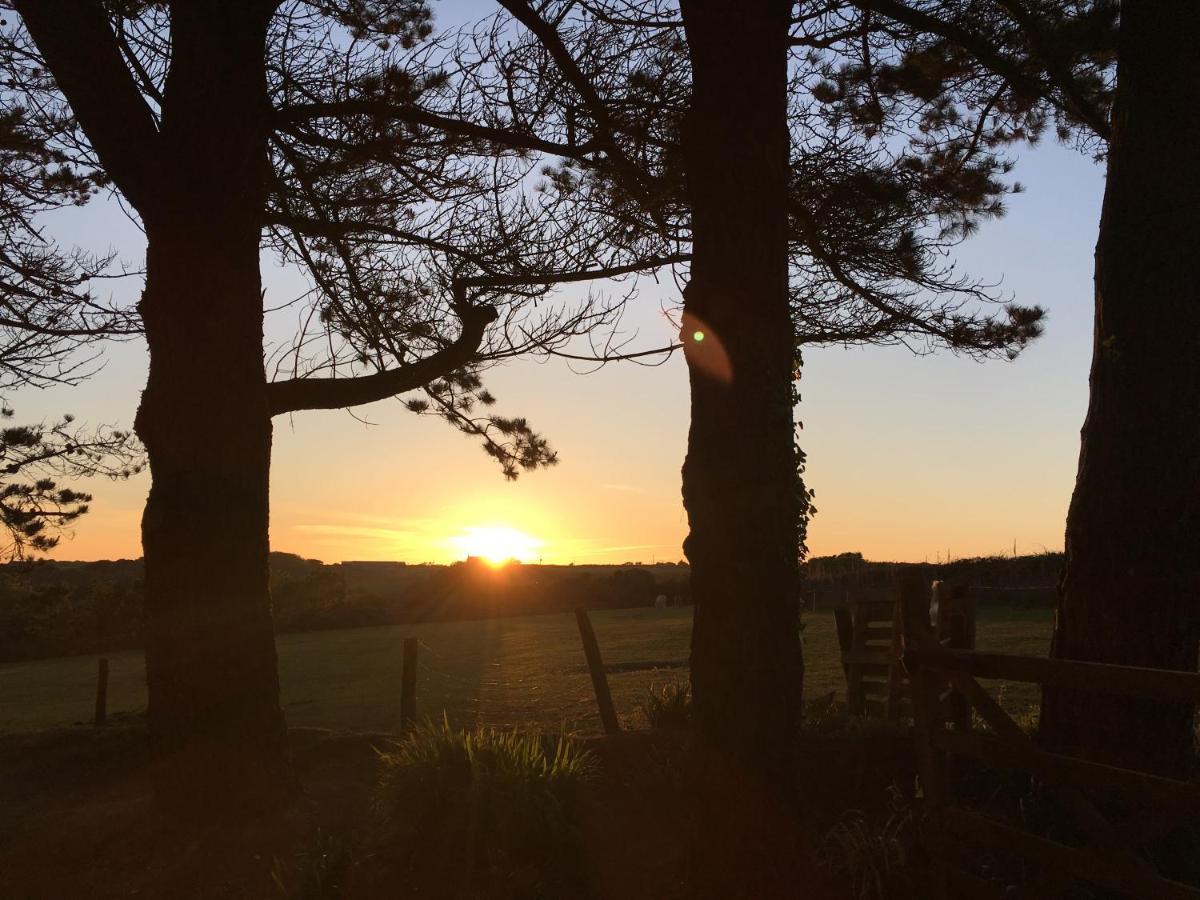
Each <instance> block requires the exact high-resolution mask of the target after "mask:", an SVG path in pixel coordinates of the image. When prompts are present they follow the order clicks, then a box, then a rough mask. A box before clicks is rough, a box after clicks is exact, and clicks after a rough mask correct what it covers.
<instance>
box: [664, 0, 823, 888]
mask: <svg viewBox="0 0 1200 900" xmlns="http://www.w3.org/2000/svg"><path fill="white" fill-rule="evenodd" d="M681 9H682V13H683V22H684V28H685V31H686V37H687V42H688V47H689V51H690V54H691V60H692V69H693V105H692V109H691V111H690V114H689V117H688V120H687V122H686V125H685V132H684V136H683V139H684V161H685V166H686V168H687V189H688V192H689V199H690V201H691V208H692V228H693V260H692V264H691V273H690V280H689V283H688V286H687V288H686V290H685V292H684V301H685V305H684V317H683V318H684V328H683V335H682V337H683V342H684V346H685V354H686V356H687V361H688V366H689V378H690V384H691V428H690V432H689V435H688V451H687V459H686V461H685V463H684V466H683V500H684V506H685V507H686V509H687V515H688V524H689V527H690V532H689V534H688V537H687V539H686V541H685V543H684V550H685V553H686V554H687V557H688V560H689V562H690V564H691V570H692V595H693V598H694V600H695V624H694V628H693V633H692V652H691V678H692V688H693V694H694V716H695V732H696V738H697V741H696V744H697V749H698V751H699V753H700V754H701V755H702V761H701V770H702V772H703V775H702V779H703V792H704V794H705V799H704V801H703V804H702V805H706V806H707V807H708V809H707V810H700V813H701V815H702V816H704V817H705V818H706V819H708V820H709V824H710V825H714V826H716V825H720V826H721V827H713V828H709V829H704V828H702V829H701V831H702V832H703V833H702V834H701V836H700V842H699V845H698V847H697V854H698V857H699V862H700V864H701V868H703V869H705V870H706V871H705V872H704V874H703V876H702V877H703V881H704V884H703V885H698V887H703V888H704V889H705V891H707V895H711V896H741V895H743V894H745V895H746V896H750V895H754V894H755V893H756V892H759V893H760V894H761V891H760V889H764V888H765V885H764V884H763V883H761V882H760V883H757V884H756V883H755V882H754V881H750V882H747V881H746V880H744V879H745V877H746V873H747V871H758V874H759V875H761V876H762V877H763V878H767V879H769V878H770V873H769V872H766V871H762V870H761V864H762V863H763V856H762V854H760V853H759V852H758V851H759V850H761V849H764V848H762V847H761V846H759V845H758V844H757V841H758V835H760V834H761V830H760V829H759V828H758V827H753V826H752V824H751V823H755V822H757V823H759V824H761V825H765V823H766V821H767V820H768V819H774V818H775V817H776V815H777V814H778V813H779V812H780V811H781V810H782V809H784V808H787V807H789V806H790V801H791V797H792V790H793V785H794V779H793V770H794V759H793V756H792V749H793V738H794V733H795V728H796V723H797V717H798V714H799V710H800V695H801V679H802V674H803V665H802V659H801V648H800V640H799V604H798V599H799V589H800V584H799V578H800V575H799V544H800V538H799V527H800V510H801V504H800V497H799V494H798V491H799V489H800V488H799V478H798V474H797V456H796V449H795V425H794V419H793V411H792V379H793V371H794V369H793V342H792V327H791V318H790V312H789V303H788V256H787V248H788V231H787V227H788V223H787V210H786V201H787V192H788V152H789V148H788V127H787V33H788V17H789V4H788V3H786V2H782V0H751V2H746V3H741V4H739V5H738V6H737V8H736V9H733V8H730V7H727V6H725V5H724V4H717V3H707V2H699V0H692V2H689V0H684V2H683V3H681ZM733 806H737V807H738V808H737V809H733V808H732V807H733ZM718 820H719V821H718ZM748 827H749V830H747V828H748ZM739 842H740V843H739ZM751 845H754V846H751ZM730 854H733V855H735V856H736V857H737V862H739V863H744V864H740V865H734V866H732V867H729V866H725V865H723V864H722V863H720V862H717V861H716V860H717V859H718V858H720V859H729V858H730ZM768 856H769V854H768ZM735 870H736V871H735ZM726 876H727V877H726ZM755 877H756V878H757V877H758V875H756V876H755ZM731 891H732V892H733V893H730V892H731Z"/></svg>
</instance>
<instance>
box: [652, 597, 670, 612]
mask: <svg viewBox="0 0 1200 900" xmlns="http://www.w3.org/2000/svg"><path fill="white" fill-rule="evenodd" d="M654 608H655V609H666V608H667V595H666V594H659V595H658V596H657V597H655V598H654Z"/></svg>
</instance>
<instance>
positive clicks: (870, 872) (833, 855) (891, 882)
mask: <svg viewBox="0 0 1200 900" xmlns="http://www.w3.org/2000/svg"><path fill="white" fill-rule="evenodd" d="M893 799H894V806H893V809H892V810H891V812H890V813H889V814H888V815H886V817H879V816H868V815H867V814H866V813H863V812H862V811H860V810H856V809H852V810H847V811H846V812H845V813H843V815H842V817H841V819H839V820H838V823H837V824H836V825H834V826H833V827H832V828H831V829H829V831H828V832H826V834H825V839H824V840H823V841H822V843H821V848H820V851H819V857H820V860H821V862H822V863H823V864H824V865H825V866H826V868H828V869H829V871H830V872H831V873H832V874H833V875H835V876H838V877H840V878H844V879H845V880H846V881H847V882H848V886H849V888H850V892H851V896H853V897H854V898H855V900H884V898H899V897H906V896H910V895H911V894H912V883H911V878H910V874H911V873H910V872H909V871H908V868H907V866H908V862H909V847H910V844H911V831H912V813H911V810H910V809H908V808H907V806H905V805H903V804H901V803H898V802H895V801H896V798H895V797H894V798H893Z"/></svg>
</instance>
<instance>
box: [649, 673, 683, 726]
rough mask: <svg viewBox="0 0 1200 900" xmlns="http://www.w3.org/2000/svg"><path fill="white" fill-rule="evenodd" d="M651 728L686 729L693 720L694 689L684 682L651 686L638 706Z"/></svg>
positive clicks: (677, 681) (676, 681)
mask: <svg viewBox="0 0 1200 900" xmlns="http://www.w3.org/2000/svg"><path fill="white" fill-rule="evenodd" d="M638 709H640V710H641V711H642V715H644V716H645V717H646V721H647V722H648V723H649V724H650V727H651V728H666V729H675V730H679V729H684V728H687V727H688V723H689V722H690V721H691V718H692V687H691V685H690V684H688V682H686V681H682V680H675V681H668V682H667V683H666V684H664V685H662V686H661V687H656V686H655V685H651V686H650V689H649V691H647V693H646V700H645V702H643V703H641V704H640V705H639V706H638Z"/></svg>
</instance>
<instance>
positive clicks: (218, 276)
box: [137, 2, 290, 819]
mask: <svg viewBox="0 0 1200 900" xmlns="http://www.w3.org/2000/svg"><path fill="white" fill-rule="evenodd" d="M268 6H269V5H268V4H265V3H254V2H249V3H245V4H233V5H227V4H210V3H194V4H176V5H175V6H174V7H173V8H172V60H171V71H170V76H169V79H168V82H167V89H166V93H165V99H164V103H163V118H162V127H161V139H162V146H161V151H162V158H163V160H164V173H165V177H164V181H165V184H163V185H162V189H161V191H160V194H159V197H158V198H157V200H156V203H155V205H154V209H153V212H152V213H151V214H149V215H146V214H144V218H145V221H146V233H147V238H148V249H147V277H146V289H145V294H144V295H143V298H142V302H141V306H140V310H141V312H142V316H143V318H144V321H145V327H146V340H147V343H148V345H149V348H150V376H149V381H148V383H147V386H146V390H145V392H144V393H143V395H142V402H141V406H140V408H139V410H138V416H137V432H138V435H139V436H140V437H141V439H142V441H143V442H144V443H145V445H146V449H147V452H148V455H149V462H150V469H151V474H152V479H153V486H152V487H151V490H150V496H149V499H148V501H147V504H146V512H145V515H144V518H143V521H142V540H143V546H144V551H145V558H146V675H147V686H148V688H149V724H150V733H151V739H152V742H153V745H154V749H155V754H156V780H155V786H156V791H157V796H158V799H159V801H160V803H161V804H162V805H163V806H165V807H166V808H167V809H169V810H171V811H173V812H174V813H176V814H178V815H182V816H184V817H187V818H206V819H209V818H220V819H230V818H233V817H237V816H240V815H245V814H250V813H253V812H257V811H261V810H264V809H267V808H270V807H272V806H274V805H277V804H278V803H280V802H281V801H282V800H283V799H284V798H285V797H286V796H287V792H288V789H289V786H290V776H289V773H288V767H287V765H286V755H285V745H284V737H285V735H284V725H283V716H282V714H281V712H280V708H279V685H278V677H277V674H276V658H275V645H274V636H273V630H272V627H271V609H270V590H269V585H268V556H267V554H268V538H267V527H268V480H269V470H270V452H271V420H270V415H269V412H268V408H267V396H266V379H265V374H264V369H263V351H262V298H261V293H260V291H261V284H260V276H259V228H260V226H259V221H260V217H261V211H262V208H263V198H264V190H265V188H264V184H263V182H264V174H265V171H266V159H265V153H266V135H267V131H266V129H267V123H268V117H267V98H266V90H265V82H264V69H263V60H264V43H265V31H266V24H267V20H268ZM217 7H219V8H217Z"/></svg>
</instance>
